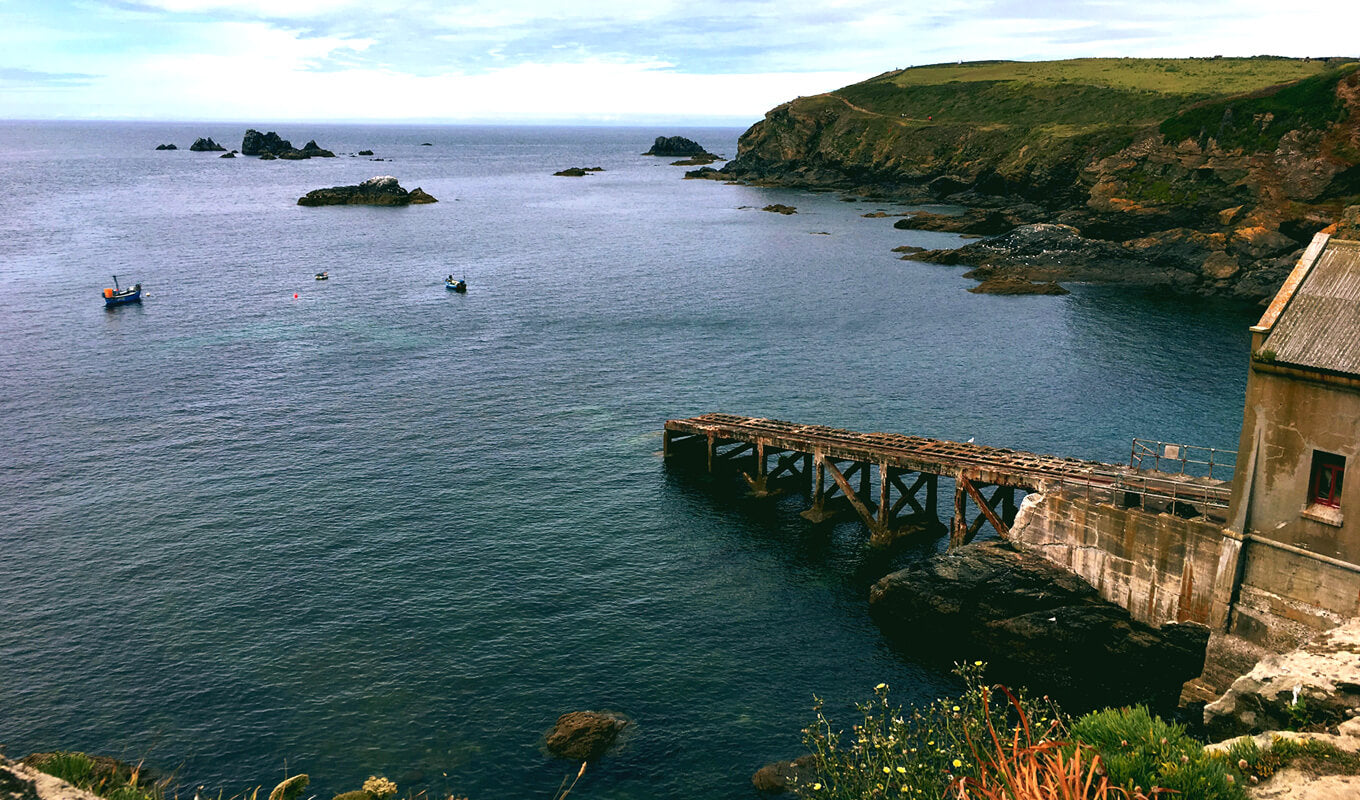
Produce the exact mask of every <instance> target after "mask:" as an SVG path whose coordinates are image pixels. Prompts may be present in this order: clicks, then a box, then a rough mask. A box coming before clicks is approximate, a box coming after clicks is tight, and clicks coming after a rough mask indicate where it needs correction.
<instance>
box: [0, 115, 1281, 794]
mask: <svg viewBox="0 0 1360 800" xmlns="http://www.w3.org/2000/svg"><path fill="white" fill-rule="evenodd" d="M256 127H258V128H260V129H261V130H277V131H278V132H279V133H280V134H282V135H283V136H284V137H285V138H289V139H291V140H292V141H293V143H294V144H295V145H299V146H300V145H302V144H303V143H304V142H306V141H307V140H308V139H316V140H317V141H318V142H319V143H320V144H321V145H322V146H323V147H326V148H329V149H331V150H334V151H335V152H337V153H338V154H341V155H340V157H338V158H334V159H313V160H310V161H301V162H288V161H272V162H264V161H259V160H257V159H254V158H236V159H234V160H229V159H219V158H218V157H217V156H218V154H216V153H191V152H188V150H187V149H186V148H187V147H188V145H189V144H190V143H191V142H192V141H193V140H194V138H195V137H198V136H212V137H213V138H215V139H216V140H217V141H219V142H222V143H224V144H225V145H226V146H227V147H236V148H239V147H240V142H241V136H242V134H243V133H244V130H245V128H246V126H245V125H232V124H216V123H214V124H194V125H186V124H179V123H175V124H170V123H166V124H106V123H16V122H11V123H3V124H0V187H3V191H0V341H3V343H4V354H3V357H2V358H0V420H2V421H3V426H4V434H3V437H0V744H3V746H4V748H5V750H6V752H7V753H8V754H9V755H11V756H19V755H22V754H25V753H28V752H32V751H37V750H50V749H57V748H62V749H77V750H85V751H89V752H94V753H102V754H108V755H112V756H116V757H121V758H124V759H128V760H134V761H135V760H140V759H145V760H146V761H147V763H149V764H151V765H154V766H156V767H158V768H161V769H163V770H167V771H174V772H175V773H176V776H177V778H178V780H179V781H180V783H181V784H182V785H184V786H189V787H194V786H198V785H203V786H206V787H208V790H209V791H211V792H213V793H214V794H216V792H217V791H218V790H219V789H220V790H222V791H224V792H225V793H226V794H227V795H231V794H234V793H237V792H240V791H242V790H245V789H248V788H249V787H252V786H255V785H257V784H264V786H265V790H266V791H267V790H268V789H269V788H270V787H272V785H273V784H274V783H275V782H277V781H278V780H280V779H282V778H283V777H284V775H285V773H287V774H294V773H297V772H307V773H309V774H310V775H311V776H312V779H313V783H312V789H313V790H314V791H315V793H316V795H317V796H318V797H322V798H324V797H329V796H330V794H331V793H334V792H338V791H343V790H349V789H354V788H357V787H358V786H359V784H360V783H361V782H362V781H363V780H364V778H366V777H368V776H369V775H386V776H388V777H389V778H391V779H393V780H395V781H396V782H397V783H398V785H399V786H400V788H401V790H402V791H403V793H405V792H406V791H408V790H420V789H428V790H429V791H430V793H431V795H432V796H434V795H442V796H447V794H448V793H455V794H458V795H469V796H471V797H472V798H474V800H484V799H486V798H500V797H543V798H548V797H551V796H552V793H553V791H554V790H555V789H556V788H557V786H558V785H559V783H560V781H561V780H562V778H563V776H564V775H566V774H567V773H568V772H571V773H573V774H574V772H575V766H576V765H574V764H569V763H566V762H561V761H553V760H550V759H549V758H547V757H546V756H544V755H543V754H542V752H541V749H540V747H541V739H542V736H543V734H544V732H545V731H546V730H547V729H548V728H549V726H550V725H551V724H552V723H553V721H554V720H555V719H556V717H557V716H558V715H559V714H561V713H563V712H566V711H570V710H577V709H610V710H615V711H619V712H622V713H624V714H627V715H628V716H629V717H631V718H632V719H633V720H634V721H635V722H636V725H635V727H634V729H633V731H632V733H631V735H629V736H628V737H627V738H626V740H625V741H624V742H623V744H622V747H621V748H620V750H619V751H618V752H617V753H616V754H614V755H612V756H610V757H608V758H606V759H605V760H604V761H602V762H601V763H600V764H599V765H598V766H595V767H592V768H591V769H590V770H588V771H587V773H586V776H585V777H584V778H583V779H582V782H581V784H580V785H579V786H578V787H577V789H576V791H575V792H574V795H579V796H581V797H589V798H596V799H597V800H598V799H602V798H644V797H646V798H651V797H677V798H678V797H706V798H746V797H749V796H751V795H752V794H753V790H752V789H751V787H750V783H749V776H750V774H751V773H752V772H753V771H754V770H755V769H756V768H758V767H759V766H761V765H762V764H764V763H766V762H768V761H771V760H774V759H779V758H787V757H791V756H794V755H797V754H798V753H799V752H800V743H799V738H800V737H799V729H800V728H801V727H802V726H803V725H805V724H807V723H808V722H809V721H810V720H811V718H812V711H811V706H812V702H813V695H814V694H815V695H818V696H820V697H823V698H825V699H826V701H827V708H828V710H829V711H830V712H831V713H832V714H833V716H838V717H839V718H841V719H845V720H846V721H847V724H848V721H849V717H850V715H851V713H852V711H851V708H850V705H851V704H852V703H853V702H855V701H858V700H862V699H864V698H867V697H868V696H869V695H870V693H871V691H872V687H873V686H874V685H875V684H877V683H879V682H887V683H889V684H890V685H891V686H892V689H893V693H894V695H895V696H896V697H897V698H898V699H901V700H904V701H907V700H912V699H928V698H931V697H934V696H935V695H936V694H937V693H940V692H944V691H948V690H950V689H952V688H953V684H952V679H951V678H950V676H949V675H948V674H947V672H946V671H945V670H943V669H942V668H941V667H940V666H938V665H937V662H936V661H934V660H933V659H931V658H926V657H925V656H926V654H927V653H931V654H932V655H937V654H933V653H932V649H931V643H930V642H921V643H919V645H914V644H911V643H908V644H906V645H903V646H900V647H892V646H889V645H888V644H887V643H886V642H885V640H884V638H883V637H882V636H881V635H880V633H879V631H878V630H877V628H876V627H875V626H874V625H873V624H872V622H871V621H870V620H869V618H868V616H867V604H866V592H867V587H868V585H869V583H870V582H871V581H872V580H873V579H875V578H876V577H878V576H879V575H881V574H882V573H883V572H885V571H886V570H888V569H889V568H890V567H891V566H892V564H891V563H885V562H882V561H879V560H876V559H875V558H874V557H872V556H869V555H866V553H865V551H864V540H865V537H864V535H863V532H862V530H861V529H860V527H859V526H858V525H857V524H855V523H853V522H851V521H846V522H841V523H836V524H832V525H829V526H825V527H821V528H816V527H812V526H810V525H809V524H807V523H805V522H804V521H802V520H801V519H800V518H799V517H798V516H797V512H798V511H799V510H800V509H801V507H802V506H801V504H800V500H799V499H798V498H784V499H782V500H779V501H763V502H762V501H754V500H749V499H746V498H744V497H743V496H742V495H741V493H740V492H738V491H735V490H734V489H732V488H730V487H728V486H726V485H725V484H716V485H710V484H708V483H706V482H705V481H703V480H699V479H696V478H694V477H691V476H686V475H683V474H676V473H673V472H671V471H668V470H667V469H666V468H665V467H663V464H662V462H661V459H660V455H659V451H660V447H661V437H660V432H661V427H662V423H663V421H664V420H665V419H667V418H668V417H676V416H689V415H693V414H697V413H702V412H705V411H725V412H730V413H738V414H751V415H761V416H769V417H776V418H781V419H791V420H797V421H806V422H815V423H821V424H828V425H836V426H844V427H849V428H854V429H862V430H869V431H895V432H904V433H911V434H920V435H926V436H935V437H942V438H949V439H954V440H965V439H968V438H969V437H975V438H976V440H977V441H978V442H982V443H985V444H991V445H1000V446H1007V447H1016V448H1024V449H1030V450H1036V451H1040V452H1049V453H1059V454H1063V455H1072V456H1081V457H1086V458H1098V459H1105V460H1111V461H1126V460H1127V458H1128V452H1129V444H1130V440H1131V438H1132V437H1134V436H1143V437H1152V438H1158V439H1163V440H1168V441H1180V442H1186V443H1193V444H1203V445H1211V446H1216V447H1227V448H1234V447H1235V446H1236V443H1237V436H1238V429H1239V426H1240V422H1241V412H1242V394H1243V388H1244V384H1245V376H1246V370H1247V355H1248V344H1249V340H1248V333H1247V327H1248V326H1249V325H1250V324H1251V322H1252V321H1253V320H1254V318H1255V317H1256V316H1257V313H1258V312H1257V310H1256V309H1253V308H1250V307H1244V306H1241V305H1234V304H1229V303H1221V302H1210V301H1204V300H1199V299H1194V298H1177V297H1170V296H1162V295H1158V294H1156V293H1138V292H1132V291H1130V290H1126V289H1119V288H1107V287H1084V286H1074V287H1072V288H1073V289H1074V292H1073V294H1071V295H1069V296H1066V297H994V296H983V295H974V294H969V293H968V292H966V291H965V289H966V288H967V287H969V286H971V285H972V282H971V281H968V280H965V279H964V278H962V277H961V273H962V272H963V271H964V270H963V269H962V268H951V267H942V266H937V265H929V264H921V263H916V262H910V261H900V260H898V259H897V258H896V256H895V254H894V253H892V252H890V251H891V249H892V248H893V247H895V246H897V245H919V246H923V247H941V246H947V245H951V244H953V243H955V242H958V241H959V239H958V238H957V237H955V236H953V235H948V234H940V233H930V232H918V231H900V230H895V229H894V228H893V227H892V222H893V220H892V219H891V218H887V219H865V218H862V217H861V215H862V214H864V213H867V212H871V211H875V210H878V209H882V210H885V211H888V212H898V211H902V210H904V207H901V206H896V205H893V204H890V203H882V202H844V201H843V200H842V198H841V197H840V196H839V195H837V194H834V193H809V192H802V191H792V190H777V189H757V188H750V187H741V186H725V185H721V184H719V183H714V182H708V181H684V180H681V175H682V173H683V171H684V169H685V168H684V167H674V166H670V165H669V161H671V159H665V158H651V157H644V156H641V155H639V154H640V153H642V152H643V151H645V150H647V149H648V147H649V146H650V145H651V142H652V139H653V138H655V137H656V136H658V135H663V134H664V135H684V136H688V137H690V138H693V139H696V140H698V141H699V142H701V143H702V144H703V145H705V146H706V147H707V148H708V149H710V150H712V151H715V152H718V153H722V154H725V155H728V156H733V155H735V153H736V140H737V137H738V135H739V134H740V130H738V129H689V130H686V129H678V128H667V129H643V128H632V129H630V128H565V127H556V128H520V127H437V126H408V127H399V126H335V125H305V124H287V125H283V124H280V125H263V124H262V125H257V126H256ZM163 142H174V143H175V144H177V145H178V146H179V147H180V148H181V149H180V150H178V151H175V152H156V151H155V150H154V149H153V148H154V147H155V146H156V145H157V144H160V143H163ZM422 142H430V143H431V146H429V147H423V146H421V143H422ZM361 149H372V150H373V151H375V153H376V154H377V157H381V158H384V159H386V160H385V161H383V162H372V161H369V160H368V159H367V158H363V157H351V156H350V155H349V154H350V153H355V152H357V151H359V150H361ZM573 166H585V167H593V166H600V167H603V168H604V171H603V172H600V173H594V174H591V175H589V176H588V177H585V178H560V177H553V175H552V173H553V172H554V171H556V170H560V169H563V168H565V167H573ZM388 174H390V175H394V176H396V177H398V178H399V179H400V180H401V183H402V185H403V186H405V187H406V188H408V189H412V188H415V187H417V186H419V187H422V188H424V189H425V190H426V191H427V192H429V193H431V194H433V195H434V196H435V197H437V198H438V199H439V203H437V204H435V205H428V206H419V207H410V208H367V207H328V208H301V207H299V206H297V205H296V201H297V198H298V197H300V196H301V195H303V194H304V193H306V192H307V191H309V190H311V189H315V188H319V187H325V186H334V185H338V184H347V183H356V182H359V181H361V180H363V179H365V178H369V177H372V176H374V175H388ZM770 203H783V204H786V205H791V206H795V207H796V208H797V210H798V213H797V214H795V215H790V216H782V215H778V214H771V213H763V212H762V211H760V210H759V209H760V208H761V207H762V206H764V205H766V204H770ZM321 270H327V271H329V272H330V276H331V277H330V280H329V281H326V282H317V281H314V280H313V279H312V275H313V273H315V272H317V271H321ZM114 274H116V275H117V276H118V280H119V282H120V283H121V284H123V285H127V284H131V283H134V282H140V283H141V284H142V286H143V287H144V289H145V291H146V293H147V296H146V300H145V302H144V303H143V304H142V305H140V306H132V307H125V308H120V309H116V310H112V311H106V310H105V309H104V308H103V305H102V302H101V299H100V292H101V290H102V289H103V288H104V287H105V286H108V285H111V282H112V277H111V276H112V275H114ZM448 274H453V275H456V276H458V277H464V276H466V278H467V281H468V283H469V286H470V289H469V291H468V293H467V295H466V296H459V295H455V294H453V293H452V292H448V291H446V290H445V289H444V287H443V285H442V283H441V280H442V279H443V277H444V276H446V275H448ZM295 294H296V297H294V295H295ZM941 546H942V545H941V543H940V542H937V541H929V542H923V543H920V544H918V545H916V546H915V547H913V548H910V549H908V551H906V552H904V553H901V554H899V555H897V556H896V557H895V558H896V561H897V562H902V561H905V560H908V559H912V558H919V557H921V556H922V555H924V554H926V553H929V552H933V551H934V550H936V549H937V548H939V547H941Z"/></svg>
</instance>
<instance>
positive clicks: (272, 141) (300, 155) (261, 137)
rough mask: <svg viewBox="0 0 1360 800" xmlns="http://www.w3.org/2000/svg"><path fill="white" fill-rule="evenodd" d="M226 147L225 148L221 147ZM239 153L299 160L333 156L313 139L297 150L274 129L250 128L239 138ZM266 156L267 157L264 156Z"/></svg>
mask: <svg viewBox="0 0 1360 800" xmlns="http://www.w3.org/2000/svg"><path fill="white" fill-rule="evenodd" d="M222 149H224V150H225V149H226V148H222ZM241 155H243V156H259V157H260V158H261V159H264V160H266V161H267V160H269V159H270V158H281V159H284V160H286V161H301V160H303V159H308V158H335V153H332V152H331V151H330V150H327V149H325V148H324V147H321V146H320V145H318V144H317V143H316V140H315V139H313V140H311V141H309V142H307V144H305V145H303V147H302V149H301V150H299V149H297V148H296V147H293V143H292V142H290V141H288V140H287V139H284V138H282V137H281V136H279V135H278V134H277V133H275V132H274V131H270V132H268V133H260V132H259V131H257V130H255V129H254V128H251V129H249V130H247V131H246V134H245V136H244V137H243V138H242V139H241ZM266 156H267V157H268V158H266Z"/></svg>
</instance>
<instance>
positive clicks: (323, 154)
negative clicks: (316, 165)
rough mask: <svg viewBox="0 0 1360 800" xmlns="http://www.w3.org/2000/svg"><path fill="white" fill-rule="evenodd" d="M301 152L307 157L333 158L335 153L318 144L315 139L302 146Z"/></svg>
mask: <svg viewBox="0 0 1360 800" xmlns="http://www.w3.org/2000/svg"><path fill="white" fill-rule="evenodd" d="M302 153H303V155H305V156H307V157H308V158H335V153H332V152H331V151H329V150H327V149H325V148H324V147H321V146H320V145H318V144H317V143H316V140H315V139H313V140H311V141H310V142H307V144H306V145H304V146H303V148H302Z"/></svg>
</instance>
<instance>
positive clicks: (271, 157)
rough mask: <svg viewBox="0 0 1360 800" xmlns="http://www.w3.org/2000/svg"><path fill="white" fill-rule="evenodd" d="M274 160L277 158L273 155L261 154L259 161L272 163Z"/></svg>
mask: <svg viewBox="0 0 1360 800" xmlns="http://www.w3.org/2000/svg"><path fill="white" fill-rule="evenodd" d="M276 158H278V156H276V155H274V154H273V153H262V154H260V160H261V161H273V160H274V159H276Z"/></svg>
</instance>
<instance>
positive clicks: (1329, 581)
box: [1228, 537, 1360, 653]
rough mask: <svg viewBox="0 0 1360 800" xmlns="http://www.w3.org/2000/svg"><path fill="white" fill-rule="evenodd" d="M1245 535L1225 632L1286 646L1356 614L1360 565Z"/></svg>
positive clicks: (1274, 648)
mask: <svg viewBox="0 0 1360 800" xmlns="http://www.w3.org/2000/svg"><path fill="white" fill-rule="evenodd" d="M1270 541H1271V540H1263V539H1258V538H1256V537H1252V538H1249V539H1248V540H1247V541H1246V543H1245V545H1244V547H1243V550H1242V576H1241V583H1240V585H1239V586H1238V589H1237V599H1236V602H1234V603H1233V605H1232V609H1231V614H1230V616H1229V619H1228V633H1231V634H1233V635H1236V636H1240V637H1242V638H1243V639H1246V640H1247V641H1250V642H1254V643H1256V644H1259V645H1261V646H1262V647H1265V648H1266V649H1267V650H1270V651H1271V652H1276V653H1280V652H1284V651H1286V650H1291V649H1293V648H1295V647H1298V646H1299V645H1300V644H1302V643H1303V642H1305V641H1307V640H1308V639H1309V638H1311V637H1312V636H1314V635H1316V634H1317V633H1319V632H1320V631H1325V630H1328V629H1330V628H1333V627H1335V626H1336V625H1339V624H1340V623H1342V622H1344V621H1345V620H1347V619H1349V618H1351V617H1354V616H1356V615H1358V614H1360V568H1356V567H1354V566H1352V565H1349V564H1338V563H1331V562H1329V561H1323V560H1320V559H1318V558H1316V557H1313V556H1310V555H1307V554H1304V553H1298V552H1293V551H1290V550H1286V549H1283V548H1281V547H1277V546H1275V545H1273V544H1271V543H1270Z"/></svg>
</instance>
